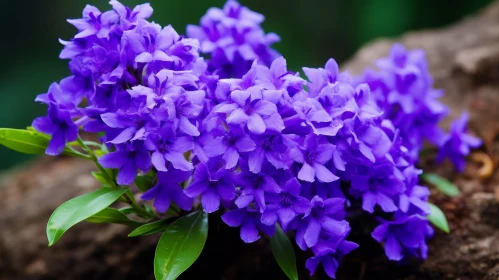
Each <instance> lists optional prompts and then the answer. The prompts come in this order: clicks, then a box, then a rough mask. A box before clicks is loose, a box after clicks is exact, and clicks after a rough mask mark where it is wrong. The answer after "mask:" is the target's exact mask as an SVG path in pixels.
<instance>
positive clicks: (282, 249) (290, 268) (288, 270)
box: [270, 225, 298, 280]
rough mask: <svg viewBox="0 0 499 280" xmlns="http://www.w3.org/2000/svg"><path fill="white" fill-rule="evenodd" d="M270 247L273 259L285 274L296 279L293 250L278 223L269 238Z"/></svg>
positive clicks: (293, 279)
mask: <svg viewBox="0 0 499 280" xmlns="http://www.w3.org/2000/svg"><path fill="white" fill-rule="evenodd" d="M270 247H271V248H272V254H273V255H274V259H275V260H276V261H277V263H278V264H279V267H280V268H281V269H282V271H283V272H284V273H285V274H286V276H288V278H289V279H291V280H298V270H297V269H296V256H295V250H294V249H293V245H291V242H290V241H289V238H288V236H287V235H286V233H284V231H282V229H281V227H280V226H279V225H276V232H275V234H274V236H272V239H270Z"/></svg>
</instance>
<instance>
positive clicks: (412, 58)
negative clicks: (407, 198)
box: [357, 44, 481, 171]
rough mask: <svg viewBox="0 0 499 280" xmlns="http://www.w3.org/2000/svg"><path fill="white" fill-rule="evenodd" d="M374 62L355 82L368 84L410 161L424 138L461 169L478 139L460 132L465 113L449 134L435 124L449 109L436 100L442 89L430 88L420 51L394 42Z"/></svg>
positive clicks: (421, 146) (465, 118)
mask: <svg viewBox="0 0 499 280" xmlns="http://www.w3.org/2000/svg"><path fill="white" fill-rule="evenodd" d="M376 66H377V67H378V68H379V71H374V70H372V69H366V70H365V71H364V74H363V75H362V76H361V77H359V78H357V83H367V84H368V85H369V87H370V88H371V90H372V91H373V93H374V96H375V99H376V103H377V105H378V106H379V107H380V108H381V109H382V110H383V112H384V117H385V118H387V119H389V120H391V121H392V123H393V125H394V126H395V127H396V128H397V129H398V131H399V134H400V137H401V139H402V141H403V145H404V146H405V147H406V148H407V149H408V151H407V154H408V155H409V158H410V160H411V162H417V160H418V155H419V152H420V150H421V149H422V148H423V143H424V140H427V141H429V142H430V143H432V144H433V145H435V146H437V147H439V148H440V152H441V153H440V156H439V158H440V160H442V159H443V158H444V157H445V156H448V157H450V159H451V160H452V162H453V163H454V165H455V166H456V168H457V169H458V170H460V171H462V169H463V168H464V156H466V155H468V154H469V148H470V147H471V148H476V147H479V146H480V145H481V141H480V140H479V139H477V138H475V137H472V136H469V135H466V134H464V132H465V130H466V123H467V115H466V113H464V114H463V115H462V116H461V118H460V119H459V120H456V123H454V124H453V125H452V129H451V130H452V131H451V133H450V134H449V135H446V134H445V132H444V131H442V129H440V128H439V126H438V125H439V122H440V121H441V120H442V119H443V118H445V117H446V116H447V115H448V113H449V111H450V110H449V108H448V107H447V106H445V105H444V104H442V103H440V102H439V101H438V99H439V98H440V97H441V96H442V95H443V91H442V90H437V89H435V88H433V79H432V77H431V75H430V73H429V71H428V65H427V62H426V58H425V53H424V51H423V50H414V51H407V50H406V49H405V48H404V46H402V45H400V44H395V45H393V47H392V49H391V51H390V54H389V56H388V57H386V58H382V59H379V60H378V61H377V62H376ZM451 143H452V144H451ZM451 146H452V148H451ZM458 146H460V147H458Z"/></svg>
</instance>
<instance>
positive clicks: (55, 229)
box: [47, 188, 127, 246]
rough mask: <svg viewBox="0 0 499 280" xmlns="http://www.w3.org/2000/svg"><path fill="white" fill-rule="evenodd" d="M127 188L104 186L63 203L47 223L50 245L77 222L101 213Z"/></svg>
mask: <svg viewBox="0 0 499 280" xmlns="http://www.w3.org/2000/svg"><path fill="white" fill-rule="evenodd" d="M126 190H127V189H126V188H120V189H115V188H102V189H100V190H97V191H95V192H92V193H88V194H85V195H82V196H78V197H75V198H73V199H71V200H68V201H66V202H64V203H63V204H61V205H60V206H59V207H57V209H55V211H54V213H52V215H51V216H50V219H49V221H48V223H47V238H48V241H49V246H52V245H54V243H55V242H57V240H59V238H60V237H61V236H62V235H63V234H64V233H65V232H66V231H67V230H68V229H69V228H71V227H72V226H74V225H75V224H77V223H79V222H81V221H83V220H85V219H87V218H89V217H91V216H93V215H95V214H97V213H99V212H100V211H102V210H104V209H105V208H106V207H108V206H109V205H111V204H112V203H113V202H115V201H116V200H117V199H118V198H119V197H120V196H121V195H122V194H124V193H125V192H126Z"/></svg>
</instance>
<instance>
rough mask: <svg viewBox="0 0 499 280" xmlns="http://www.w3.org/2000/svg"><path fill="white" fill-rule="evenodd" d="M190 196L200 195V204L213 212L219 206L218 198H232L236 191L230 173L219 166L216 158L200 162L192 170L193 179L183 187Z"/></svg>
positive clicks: (206, 210) (208, 211) (207, 210)
mask: <svg viewBox="0 0 499 280" xmlns="http://www.w3.org/2000/svg"><path fill="white" fill-rule="evenodd" d="M185 194H186V195H187V196H189V197H191V198H195V197H198V196H200V195H201V204H202V205H203V209H204V211H205V212H207V213H213V212H215V211H217V210H218V208H219V207H220V200H221V199H224V200H232V199H234V197H235V195H236V193H235V188H234V184H233V183H232V179H231V173H230V172H229V171H227V170H225V169H222V168H220V166H219V164H218V163H217V162H216V160H211V161H209V162H208V164H206V163H200V164H199V165H198V166H197V168H196V170H195V171H194V181H193V182H192V184H190V185H189V186H188V187H187V188H186V189H185Z"/></svg>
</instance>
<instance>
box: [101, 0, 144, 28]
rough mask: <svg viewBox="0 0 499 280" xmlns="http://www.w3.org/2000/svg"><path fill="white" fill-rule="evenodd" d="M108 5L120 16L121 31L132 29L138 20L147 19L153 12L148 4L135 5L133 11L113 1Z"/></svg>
mask: <svg viewBox="0 0 499 280" xmlns="http://www.w3.org/2000/svg"><path fill="white" fill-rule="evenodd" d="M109 4H111V5H112V6H113V9H114V10H115V11H116V12H117V13H118V15H119V16H120V25H121V28H122V30H129V29H132V28H133V27H135V26H136V25H137V23H138V22H139V21H140V20H145V19H148V18H149V17H150V16H151V15H152V12H153V10H152V7H151V5H149V3H145V4H142V5H137V6H136V7H135V8H134V9H133V10H132V9H130V8H129V7H126V6H124V5H123V4H121V3H120V2H118V1H115V0H112V1H110V2H109Z"/></svg>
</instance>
